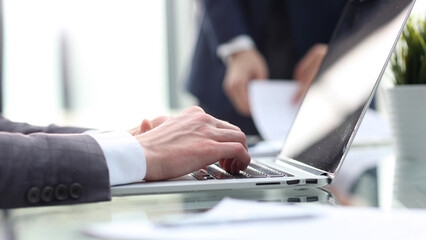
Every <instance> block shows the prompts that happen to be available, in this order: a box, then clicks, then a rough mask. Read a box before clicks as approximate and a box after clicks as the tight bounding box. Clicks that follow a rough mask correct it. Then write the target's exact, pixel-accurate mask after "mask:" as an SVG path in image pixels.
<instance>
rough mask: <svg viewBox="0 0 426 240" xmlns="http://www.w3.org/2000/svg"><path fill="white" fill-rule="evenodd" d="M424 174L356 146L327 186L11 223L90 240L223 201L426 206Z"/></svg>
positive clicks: (133, 204)
mask: <svg viewBox="0 0 426 240" xmlns="http://www.w3.org/2000/svg"><path fill="white" fill-rule="evenodd" d="M425 170H426V160H425V161H424V162H422V161H410V160H405V161H403V160H395V157H394V153H393V149H392V146H390V145H378V146H365V147H354V148H351V150H350V152H349V154H348V156H347V158H346V160H345V162H344V164H343V167H342V170H341V171H340V172H339V175H338V176H337V177H336V179H335V182H333V184H332V185H331V186H329V187H327V188H304V189H279V188H271V189H256V190H226V191H207V192H192V193H176V194H153V195H140V196H127V197H114V198H113V199H112V201H111V202H102V203H94V204H82V205H73V206H57V207H39V208H23V209H14V210H10V211H9V215H10V217H9V222H10V223H12V225H13V228H14V230H15V231H14V232H15V235H16V239H90V238H89V237H88V236H85V235H83V234H82V233H81V230H82V229H83V228H84V227H86V226H88V225H90V224H92V223H98V222H117V221H118V222H119V221H127V220H130V221H131V220H132V219H133V220H136V219H137V220H144V219H145V220H149V221H158V220H162V219H164V218H165V217H167V216H170V215H182V214H186V213H197V212H202V211H205V210H207V209H210V208H212V207H213V206H215V205H216V204H217V203H218V202H219V201H220V200H222V199H223V198H225V197H231V198H236V199H247V200H255V201H269V202H279V203H282V204H325V205H331V206H339V207H340V206H372V207H380V208H401V207H402V208H406V207H408V208H425V207H426V186H425V183H426V174H424V172H425ZM0 235H1V229H0ZM0 239H2V238H1V236H0Z"/></svg>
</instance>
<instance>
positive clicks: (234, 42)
mask: <svg viewBox="0 0 426 240" xmlns="http://www.w3.org/2000/svg"><path fill="white" fill-rule="evenodd" d="M255 47H256V46H255V44H254V41H253V39H252V38H251V37H249V36H248V35H240V36H236V37H234V38H233V39H231V40H230V41H228V42H227V43H223V44H221V45H219V47H218V48H217V52H216V53H217V55H218V56H219V58H220V59H222V61H223V62H224V63H225V64H226V63H227V61H228V58H229V57H230V56H231V55H232V54H234V53H237V52H241V51H244V50H249V49H254V48H255Z"/></svg>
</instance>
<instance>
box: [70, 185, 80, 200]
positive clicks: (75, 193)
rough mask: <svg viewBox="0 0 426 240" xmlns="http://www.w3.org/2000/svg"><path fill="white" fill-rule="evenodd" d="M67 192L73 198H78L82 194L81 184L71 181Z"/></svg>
mask: <svg viewBox="0 0 426 240" xmlns="http://www.w3.org/2000/svg"><path fill="white" fill-rule="evenodd" d="M69 194H70V196H71V198H73V199H79V198H80V197H81V195H82V194H83V186H81V184H80V183H73V184H71V186H70V189H69Z"/></svg>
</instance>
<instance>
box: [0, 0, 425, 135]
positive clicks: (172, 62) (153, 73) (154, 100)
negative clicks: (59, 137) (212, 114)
mask: <svg viewBox="0 0 426 240" xmlns="http://www.w3.org/2000/svg"><path fill="white" fill-rule="evenodd" d="M3 4H4V30H5V32H4V35H5V36H4V37H5V39H4V41H5V42H4V54H5V56H4V76H3V77H4V81H3V84H4V89H3V94H4V110H5V111H4V113H5V115H6V116H7V117H8V118H10V119H12V120H15V121H26V122H31V123H34V124H40V125H46V124H49V123H52V122H53V123H58V124H72V125H79V126H88V127H97V128H101V129H128V128H129V127H132V126H134V125H136V124H139V123H140V122H141V120H142V119H143V118H153V117H155V116H158V115H164V114H173V113H176V110H179V109H182V108H184V107H186V106H188V105H193V104H195V103H196V102H195V101H194V99H193V98H191V97H190V95H189V94H188V93H186V92H185V89H184V86H183V85H184V81H185V79H186V77H187V74H188V67H189V62H190V59H191V55H192V51H193V47H194V44H195V41H194V40H195V37H196V34H197V30H198V28H197V24H198V21H197V14H199V9H197V4H196V0H179V1H177V0H3ZM425 10H426V1H424V0H417V3H416V6H415V8H414V14H416V15H424V14H425ZM64 54H65V55H64ZM64 56H65V57H66V58H65V59H66V61H64ZM64 67H65V70H66V72H67V73H68V74H67V80H68V81H69V88H68V92H67V94H69V95H68V96H67V99H68V101H65V100H64V99H65V97H64V95H65V92H64V77H63V74H64ZM385 76H388V74H386V75H385ZM389 85H391V83H390V81H389V80H388V79H385V80H384V81H383V84H382V87H386V86H389ZM379 92H380V91H379ZM378 99H379V100H380V99H382V97H379V98H378ZM380 102H382V103H379V106H381V105H384V104H383V101H380ZM65 103H68V105H69V108H65V107H64V106H65ZM171 107H173V108H174V109H171Z"/></svg>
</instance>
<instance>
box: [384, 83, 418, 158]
mask: <svg viewBox="0 0 426 240" xmlns="http://www.w3.org/2000/svg"><path fill="white" fill-rule="evenodd" d="M386 99H387V105H388V112H389V117H390V123H391V127H392V131H393V135H394V142H395V150H396V155H397V158H398V159H406V160H410V159H411V160H421V159H425V160H426V85H399V86H395V87H393V88H389V89H387V90H386Z"/></svg>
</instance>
